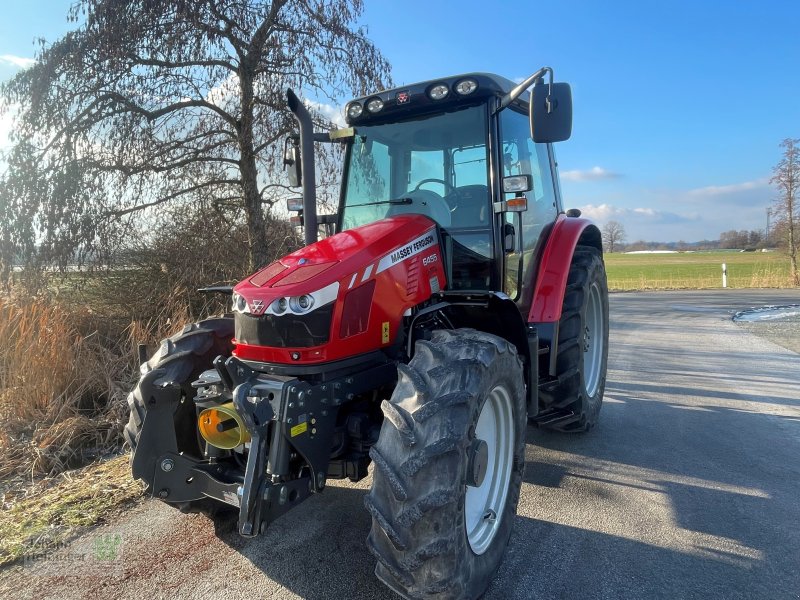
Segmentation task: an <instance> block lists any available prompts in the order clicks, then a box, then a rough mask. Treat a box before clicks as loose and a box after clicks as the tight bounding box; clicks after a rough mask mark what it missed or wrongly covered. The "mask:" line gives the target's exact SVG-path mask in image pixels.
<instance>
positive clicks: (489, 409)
mask: <svg viewBox="0 0 800 600" xmlns="http://www.w3.org/2000/svg"><path fill="white" fill-rule="evenodd" d="M475 437H476V438H477V439H479V440H483V441H484V442H486V445H487V446H488V451H489V453H488V462H487V465H486V474H485V476H484V478H483V481H482V482H481V485H480V486H478V487H471V486H467V493H466V498H465V500H464V516H465V525H466V529H467V540H469V545H470V547H471V548H472V551H473V552H474V553H475V554H483V553H484V552H486V550H487V548H488V547H489V545H490V544H491V543H492V540H493V539H494V536H495V534H496V533H497V530H498V529H499V528H500V520H501V519H502V516H503V512H504V509H505V506H506V497H507V495H508V485H509V481H510V480H511V465H512V462H513V459H514V452H513V451H514V420H513V412H512V408H511V396H510V394H509V393H508V390H506V389H505V388H504V387H502V386H497V387H496V388H494V389H493V390H492V391H491V393H490V394H489V397H488V398H487V399H486V402H484V404H483V408H481V413H480V415H479V416H478V424H477V425H476V426H475Z"/></svg>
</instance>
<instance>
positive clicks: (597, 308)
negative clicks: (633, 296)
mask: <svg viewBox="0 0 800 600" xmlns="http://www.w3.org/2000/svg"><path fill="white" fill-rule="evenodd" d="M603 342H604V340H603V301H602V295H601V293H600V287H599V286H598V285H597V284H596V283H593V284H592V285H591V287H590V288H589V298H588V301H587V304H586V319H585V322H584V329H583V381H584V385H585V386H586V393H587V394H588V396H589V397H590V398H591V397H593V396H594V395H595V394H596V393H597V388H598V387H599V386H600V376H601V373H602V367H603Z"/></svg>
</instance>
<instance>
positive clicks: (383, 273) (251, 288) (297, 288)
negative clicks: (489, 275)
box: [233, 215, 447, 365]
mask: <svg viewBox="0 0 800 600" xmlns="http://www.w3.org/2000/svg"><path fill="white" fill-rule="evenodd" d="M337 284H338V289H336V288H337ZM446 284H447V282H446V281H445V272H444V266H443V260H442V252H441V248H440V245H439V240H438V235H437V232H436V226H435V223H434V222H433V221H432V220H430V219H429V218H427V217H424V216H421V215H398V216H394V217H389V218H386V219H383V220H381V221H377V222H375V223H371V224H369V225H364V226H362V227H357V228H355V229H349V230H347V231H343V232H341V233H339V234H336V235H334V236H331V237H328V238H325V239H323V240H320V241H318V242H316V243H314V244H311V245H310V246H306V247H304V248H302V249H300V250H298V251H296V252H293V253H292V254H289V255H287V256H285V257H283V258H281V259H280V260H279V261H276V262H274V263H272V264H271V265H269V266H267V267H265V268H264V269H261V270H260V271H258V272H257V273H255V274H254V275H253V276H251V277H249V278H248V279H246V280H244V281H242V282H240V283H239V284H237V285H236V286H235V287H234V293H236V294H239V295H241V296H242V297H243V298H244V299H245V300H246V301H247V306H248V311H249V313H250V314H251V315H253V316H259V315H262V314H264V313H265V312H266V311H267V310H269V307H270V305H272V303H273V302H274V301H275V300H277V299H280V298H290V297H298V296H301V295H303V294H310V293H312V292H317V291H319V290H323V289H325V290H327V292H326V293H327V294H328V295H330V294H333V296H332V298H333V303H334V305H333V314H332V319H331V320H332V322H331V329H330V338H329V340H328V343H326V344H322V345H319V346H313V347H307V348H284V347H267V346H257V345H249V344H243V343H239V342H238V341H237V340H234V345H235V347H234V351H233V354H234V355H235V356H237V357H239V358H241V359H244V360H253V361H259V362H267V363H283V364H295V365H297V364H317V363H322V362H329V361H335V360H340V359H343V358H348V357H351V356H357V355H359V354H365V353H367V352H371V351H374V350H378V349H380V348H384V347H386V346H390V345H391V344H392V343H393V342H394V341H395V339H396V337H397V333H398V331H399V330H400V326H401V321H402V318H403V316H404V314H407V313H408V312H409V310H410V309H411V308H412V307H414V306H416V305H418V304H420V303H421V302H424V301H425V300H427V299H428V298H430V296H431V294H433V293H435V292H438V291H439V290H440V289H444V288H445V286H446ZM351 293H352V294H353V296H352V298H350V299H349V300H350V301H349V302H348V295H349V294H351ZM326 297H327V296H326ZM315 308H317V307H315ZM359 331H360V332H359Z"/></svg>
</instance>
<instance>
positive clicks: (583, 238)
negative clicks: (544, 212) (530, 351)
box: [528, 214, 603, 323]
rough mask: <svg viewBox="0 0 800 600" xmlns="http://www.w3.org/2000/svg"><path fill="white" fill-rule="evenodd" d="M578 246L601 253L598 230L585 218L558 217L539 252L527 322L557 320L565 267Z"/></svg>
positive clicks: (561, 303) (565, 276) (553, 321)
mask: <svg viewBox="0 0 800 600" xmlns="http://www.w3.org/2000/svg"><path fill="white" fill-rule="evenodd" d="M579 244H580V245H584V246H593V247H595V248H597V249H598V250H599V251H600V252H601V253H602V251H603V244H602V238H601V235H600V230H599V229H598V228H597V226H596V225H595V224H594V223H592V222H591V221H589V220H588V219H581V218H577V217H567V216H566V215H563V214H562V215H559V216H558V219H557V220H556V223H555V225H553V230H552V232H551V233H550V237H549V238H548V240H547V244H546V245H545V248H544V251H543V252H542V261H541V263H540V265H539V271H538V277H537V279H536V285H535V287H534V292H533V303H532V304H531V309H530V312H529V313H528V323H555V322H557V321H558V320H559V319H560V318H561V308H562V306H563V304H564V293H565V291H566V288H567V277H568V276H569V266H570V263H571V262H572V255H573V254H574V253H575V247H576V246H578V245H579Z"/></svg>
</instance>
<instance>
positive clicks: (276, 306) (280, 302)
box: [271, 298, 289, 315]
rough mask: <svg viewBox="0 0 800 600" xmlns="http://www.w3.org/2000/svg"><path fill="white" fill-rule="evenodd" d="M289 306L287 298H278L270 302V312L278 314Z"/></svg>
mask: <svg viewBox="0 0 800 600" xmlns="http://www.w3.org/2000/svg"><path fill="white" fill-rule="evenodd" d="M288 306H289V302H288V300H286V298H278V299H277V300H275V301H274V302H273V303H272V307H271V308H272V312H273V313H275V314H276V315H280V314H283V313H285V312H286V308H287V307H288Z"/></svg>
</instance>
